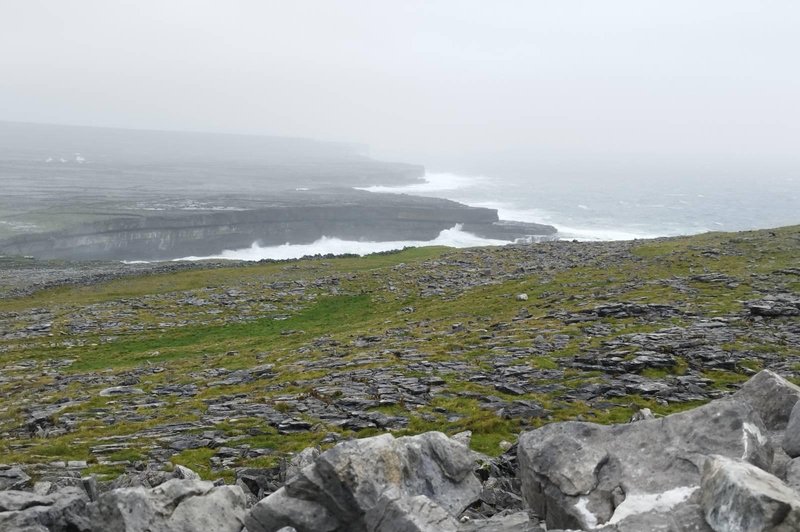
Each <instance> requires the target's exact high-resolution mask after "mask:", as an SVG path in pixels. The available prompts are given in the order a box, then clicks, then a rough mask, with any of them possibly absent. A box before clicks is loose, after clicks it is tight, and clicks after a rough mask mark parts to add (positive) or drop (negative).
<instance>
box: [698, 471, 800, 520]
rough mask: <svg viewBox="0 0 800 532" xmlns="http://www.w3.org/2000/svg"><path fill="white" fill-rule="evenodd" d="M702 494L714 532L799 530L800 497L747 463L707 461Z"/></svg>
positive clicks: (778, 481)
mask: <svg viewBox="0 0 800 532" xmlns="http://www.w3.org/2000/svg"><path fill="white" fill-rule="evenodd" d="M702 493H703V494H702V500H703V509H704V510H705V517H706V521H707V522H708V524H709V525H711V528H713V529H714V530H715V531H717V532H728V531H733V530H747V531H770V532H792V531H797V530H800V495H798V493H797V492H796V491H794V490H793V489H791V488H790V487H788V486H787V485H786V484H784V483H783V482H781V481H780V479H779V478H777V477H775V476H774V475H771V474H769V473H767V472H766V471H763V470H761V469H759V468H758V467H756V466H754V465H752V464H749V463H747V462H742V461H740V460H732V459H730V458H727V457H724V456H716V455H715V456H712V457H710V458H708V459H707V460H706V463H705V466H704V468H703V478H702Z"/></svg>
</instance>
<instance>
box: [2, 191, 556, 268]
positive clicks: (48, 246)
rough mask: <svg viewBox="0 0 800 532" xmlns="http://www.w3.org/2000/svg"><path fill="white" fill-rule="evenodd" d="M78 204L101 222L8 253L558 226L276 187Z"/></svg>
mask: <svg viewBox="0 0 800 532" xmlns="http://www.w3.org/2000/svg"><path fill="white" fill-rule="evenodd" d="M140 203H144V202H140ZM217 205H220V206H219V207H218V206H217ZM73 209H77V207H73ZM79 210H89V211H91V212H96V213H98V214H102V219H101V220H99V221H93V222H87V223H80V224H76V225H72V226H67V227H65V228H63V229H59V230H57V231H44V232H30V233H27V234H22V235H18V236H14V237H11V238H7V239H5V240H0V254H6V255H12V256H13V255H20V256H32V257H36V258H39V259H69V260H79V259H82V260H144V261H153V260H170V259H175V258H180V257H188V256H196V257H197V256H214V255H218V254H220V253H221V252H222V251H223V250H230V249H243V248H248V247H250V246H251V245H252V244H253V243H258V245H261V246H277V245H282V244H285V243H287V242H290V243H292V244H310V243H312V242H315V241H316V240H319V239H320V238H322V237H329V238H332V237H335V238H340V239H343V240H355V241H367V242H372V241H375V242H380V241H402V240H412V241H428V240H433V239H435V238H436V237H437V236H438V235H439V233H440V232H441V231H443V230H445V229H450V228H452V227H454V226H456V225H462V226H464V228H465V230H467V231H468V232H471V233H473V234H475V235H477V236H479V237H483V238H492V239H498V240H504V241H506V242H512V241H514V240H517V239H523V238H543V237H544V238H553V237H554V235H555V233H556V229H555V227H553V226H549V225H544V224H532V223H524V222H514V221H501V220H499V219H498V217H497V211H496V210H494V209H486V208H479V207H469V206H466V205H462V204H460V203H456V202H453V201H449V200H441V199H434V198H423V197H417V196H408V195H405V194H379V193H371V192H364V191H359V190H353V189H314V190H306V191H294V192H288V191H284V192H275V193H272V194H270V195H269V196H267V197H265V198H263V199H243V198H226V199H225V200H224V201H220V200H217V201H215V202H214V203H210V204H206V203H203V202H199V204H198V205H194V206H192V207H191V208H186V207H185V205H184V202H177V203H175V204H174V205H172V204H167V203H165V202H161V203H159V206H158V208H151V207H148V206H146V205H145V206H139V207H137V208H133V207H131V206H130V205H117V206H112V205H106V206H104V207H98V206H93V207H91V208H90V207H84V208H82V209H79ZM84 214H86V213H84Z"/></svg>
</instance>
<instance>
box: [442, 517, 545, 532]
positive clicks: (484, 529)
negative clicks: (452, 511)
mask: <svg viewBox="0 0 800 532" xmlns="http://www.w3.org/2000/svg"><path fill="white" fill-rule="evenodd" d="M458 530H459V532H542V531H543V530H544V529H543V528H541V527H540V526H539V523H538V522H537V521H535V520H533V519H531V516H530V515H528V512H515V513H507V514H498V515H495V516H492V517H490V518H488V519H469V520H467V521H465V522H464V523H462V524H461V525H459V527H458Z"/></svg>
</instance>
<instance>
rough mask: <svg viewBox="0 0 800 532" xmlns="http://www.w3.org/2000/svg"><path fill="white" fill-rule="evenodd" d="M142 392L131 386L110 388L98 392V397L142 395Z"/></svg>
mask: <svg viewBox="0 0 800 532" xmlns="http://www.w3.org/2000/svg"><path fill="white" fill-rule="evenodd" d="M143 393H144V390H142V389H141V388H135V387H133V386H112V387H111V388H104V389H102V390H100V393H99V395H100V397H110V396H113V395H142V394H143Z"/></svg>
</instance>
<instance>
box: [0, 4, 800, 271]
mask: <svg viewBox="0 0 800 532" xmlns="http://www.w3.org/2000/svg"><path fill="white" fill-rule="evenodd" d="M799 26H800V3H798V2H794V1H790V0H777V1H770V2H763V1H760V0H707V1H704V2H696V1H692V0H674V1H670V2H656V1H641V0H607V1H603V2H591V1H586V0H566V1H562V2H548V1H544V0H532V1H521V0H501V1H498V2H492V3H488V2H483V1H477V0H439V1H423V0H410V1H407V2H369V1H365V0H342V1H337V2H327V1H323V0H297V1H293V2H279V1H274V0H267V1H257V0H231V1H229V2H218V1H212V0H191V1H190V0H174V1H170V2H162V1H157V0H140V1H138V2H135V3H127V2H106V1H104V0H74V1H71V2H61V1H58V0H6V1H4V2H2V3H0V64H2V65H3V75H2V77H0V121H3V120H5V121H22V122H41V123H59V124H83V125H93V126H112V127H121V128H142V129H160V130H175V131H206V132H213V133H237V134H255V135H275V136H281V137H302V138H309V139H319V140H325V141H332V142H335V143H348V144H356V145H359V146H361V147H363V152H364V153H369V155H370V156H372V157H373V158H375V159H380V160H387V161H398V162H406V163H413V164H420V165H424V166H425V167H426V168H427V169H428V175H427V180H426V182H424V183H420V184H416V185H410V186H404V187H400V188H396V187H384V188H380V189H372V190H383V191H389V192H397V193H407V194H419V195H429V196H436V197H443V198H449V199H454V200H457V201H461V202H464V203H467V204H469V205H477V206H489V207H493V208H497V209H499V211H500V214H501V217H503V218H512V219H517V220H523V221H532V222H542V223H549V224H552V225H555V226H556V227H558V229H559V232H560V235H561V236H562V237H564V238H579V239H588V240H592V239H620V238H645V237H652V236H665V235H678V234H690V233H699V232H703V231H708V230H738V229H748V228H761V227H769V226H776V225H786V224H793V223H800V214H798V213H800V151H798V149H797V139H798V138H800V69H798V68H795V67H794V64H795V63H796V61H797V59H796V55H797V50H800V32H798V31H797V28H798V27H799ZM168 149H169V147H167V150H168ZM81 153H82V154H83V151H82V152H81ZM210 175H211V179H213V178H214V177H213V175H214V174H213V173H211V174H210ZM253 183H255V184H254V185H253V187H254V188H255V189H257V188H258V182H257V180H256V181H253ZM224 184H225V183H224V180H222V179H219V180H218V182H215V183H211V184H205V185H204V186H206V187H207V188H208V189H209V190H214V191H218V190H220V189H221V188H224ZM188 186H191V180H190V179H188V178H187V187H188ZM299 186H306V185H305V184H304V183H303V184H300V185H299ZM367 188H368V187H367ZM368 189H369V188H368ZM231 192H235V191H231ZM450 231H452V233H447V234H446V235H444V234H443V235H440V237H439V239H437V242H440V243H441V242H442V241H443V240H442V239H444V240H447V239H448V238H449V239H450V240H451V241H452V242H454V243H455V242H466V241H469V240H468V238H469V237H468V236H464V235H462V234H459V232H458V231H457V230H456V229H455V228H453V229H451V230H450ZM470 242H475V243H477V242H476V241H475V240H474V239H473V240H471V241H470ZM395 245H400V243H395ZM384 247H385V246H384V244H381V245H380V246H377V245H375V246H374V247H373V248H370V247H369V245H368V244H366V243H363V242H362V243H352V244H350V245H349V247H348V246H346V245H344V244H343V243H342V242H339V241H336V240H330V239H328V240H323V241H320V242H317V243H315V245H313V246H312V247H311V248H305V247H302V246H301V247H297V248H292V249H293V250H294V251H290V250H289V249H288V248H284V247H282V246H281V247H279V249H278V248H275V249H273V248H270V249H269V251H268V253H270V254H272V255H275V256H283V255H285V254H289V255H293V254H296V253H300V252H301V251H312V250H319V251H320V252H326V250H328V249H334V248H336V249H341V250H342V251H348V252H350V251H353V250H356V251H354V252H359V253H360V252H362V251H364V250H366V249H375V250H379V249H384ZM237 254H238V255H237V256H251V257H254V256H256V255H257V254H256V253H255V252H254V251H253V250H252V249H246V250H241V251H239V252H237Z"/></svg>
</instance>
